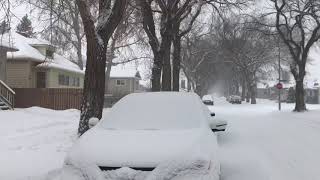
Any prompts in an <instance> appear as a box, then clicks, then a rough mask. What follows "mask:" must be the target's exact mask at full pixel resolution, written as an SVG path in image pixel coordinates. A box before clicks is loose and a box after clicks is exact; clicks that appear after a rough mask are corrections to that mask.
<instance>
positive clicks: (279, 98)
mask: <svg viewBox="0 0 320 180" xmlns="http://www.w3.org/2000/svg"><path fill="white" fill-rule="evenodd" d="M278 51H279V52H278V65H279V67H278V74H279V82H278V83H279V84H280V83H281V64H280V60H281V54H280V37H278ZM278 93H279V97H278V101H279V102H278V109H279V111H281V88H278Z"/></svg>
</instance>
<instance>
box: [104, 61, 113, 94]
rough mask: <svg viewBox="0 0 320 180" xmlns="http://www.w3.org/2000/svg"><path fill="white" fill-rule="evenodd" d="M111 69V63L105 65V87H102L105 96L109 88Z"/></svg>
mask: <svg viewBox="0 0 320 180" xmlns="http://www.w3.org/2000/svg"><path fill="white" fill-rule="evenodd" d="M111 68H112V64H111V63H107V71H106V79H105V85H104V92H105V94H107V92H108V88H109V80H110V73H111Z"/></svg>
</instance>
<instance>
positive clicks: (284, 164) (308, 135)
mask: <svg viewBox="0 0 320 180" xmlns="http://www.w3.org/2000/svg"><path fill="white" fill-rule="evenodd" d="M258 103H259V104H258V105H250V104H241V105H232V104H229V103H226V102H225V101H222V100H221V99H218V100H216V101H215V104H216V105H215V106H213V110H214V112H216V118H223V119H226V120H228V121H229V125H228V129H227V131H226V132H221V133H219V135H218V140H219V144H220V154H221V171H222V175H221V180H266V179H270V180H289V179H290V180H301V179H305V180H318V179H320V171H319V168H318V167H319V162H320V155H318V153H319V152H320V143H319V142H318V141H319V139H320V118H319V117H320V105H308V108H309V110H310V111H309V112H306V113H293V112H291V109H293V104H289V105H288V104H284V105H283V109H284V110H283V111H282V112H278V111H277V105H276V104H275V103H274V102H270V101H258ZM0 119H1V121H2V122H1V126H0V144H1V145H0V162H1V165H0V179H6V180H11V179H32V180H33V179H37V178H36V177H43V175H44V174H46V173H47V172H48V171H51V172H52V170H55V169H58V168H60V167H61V165H62V162H63V159H64V156H65V154H66V151H68V149H69V148H70V147H71V145H72V143H73V141H74V140H75V139H76V130H77V125H78V119H79V111H77V110H66V111H53V110H48V109H42V108H28V109H17V110H15V111H0Z"/></svg>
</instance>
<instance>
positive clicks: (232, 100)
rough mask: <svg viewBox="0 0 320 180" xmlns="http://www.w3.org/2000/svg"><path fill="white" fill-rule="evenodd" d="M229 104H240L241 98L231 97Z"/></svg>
mask: <svg viewBox="0 0 320 180" xmlns="http://www.w3.org/2000/svg"><path fill="white" fill-rule="evenodd" d="M229 102H230V103H231V104H241V97H240V96H237V95H231V96H230V98H229Z"/></svg>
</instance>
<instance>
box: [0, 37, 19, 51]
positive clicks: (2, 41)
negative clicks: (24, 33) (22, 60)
mask: <svg viewBox="0 0 320 180" xmlns="http://www.w3.org/2000/svg"><path fill="white" fill-rule="evenodd" d="M0 48H4V49H5V50H6V51H9V52H12V51H18V49H17V48H16V47H15V46H14V45H13V43H12V42H11V41H10V37H9V35H8V33H5V34H1V35H0Z"/></svg>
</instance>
